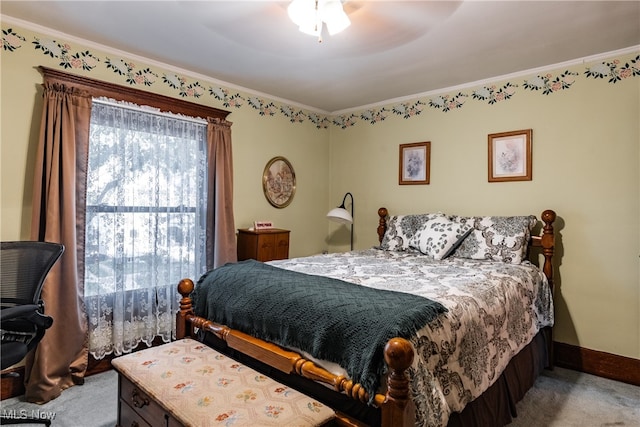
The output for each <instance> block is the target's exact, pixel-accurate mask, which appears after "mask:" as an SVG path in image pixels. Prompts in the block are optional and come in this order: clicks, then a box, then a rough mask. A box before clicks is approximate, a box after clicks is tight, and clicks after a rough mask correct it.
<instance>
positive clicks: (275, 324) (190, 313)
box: [176, 208, 556, 427]
mask: <svg viewBox="0 0 640 427" xmlns="http://www.w3.org/2000/svg"><path fill="white" fill-rule="evenodd" d="M378 216H379V225H378V228H377V234H378V240H379V242H380V245H379V246H377V247H376V248H371V249H367V250H364V251H352V252H347V253H341V254H326V255H318V256H312V257H304V258H297V259H290V260H281V261H273V262H270V263H267V264H264V263H258V262H255V261H254V262H249V263H248V264H247V263H246V262H242V263H237V264H234V265H227V266H224V267H221V268H219V269H216V270H213V271H212V272H208V273H206V274H205V275H203V276H202V277H201V278H199V280H198V285H197V286H195V285H194V283H193V281H192V280H190V279H184V280H182V281H181V282H180V284H179V285H178V292H179V293H180V294H181V297H182V299H181V301H180V311H179V312H178V315H177V327H176V335H177V337H178V338H182V337H184V336H187V335H191V336H194V337H197V338H198V339H200V340H202V341H204V342H206V343H207V344H208V345H211V346H213V347H216V348H217V349H218V350H222V351H225V352H227V353H229V354H231V355H232V356H233V357H237V358H239V359H241V360H242V361H243V362H245V363H246V362H250V363H251V364H252V366H253V367H255V368H257V369H260V370H263V371H264V372H265V373H267V374H268V375H270V376H273V377H275V378H276V379H277V380H279V381H282V382H285V383H287V384H289V385H291V386H293V387H294V388H299V389H301V390H302V391H304V392H305V393H307V394H310V395H312V396H313V397H315V398H317V399H319V400H321V401H323V402H325V403H326V404H328V405H329V406H331V407H333V408H334V409H336V411H337V413H338V420H339V423H341V424H343V425H353V426H361V425H381V426H383V427H389V426H403V425H421V426H432V425H433V426H444V425H449V426H458V425H463V426H469V425H477V426H480V425H505V424H507V423H509V422H510V421H511V419H512V418H513V417H514V416H516V413H515V403H516V402H517V401H519V400H520V399H521V398H522V397H523V396H524V394H525V393H526V391H527V390H528V389H529V388H530V387H531V386H532V385H533V382H534V381H535V378H536V377H537V375H538V374H539V373H540V372H541V370H542V369H544V368H545V367H549V366H551V364H550V360H552V357H551V356H552V354H551V343H552V340H551V338H552V332H551V331H552V326H553V298H552V295H553V268H554V267H553V263H552V261H553V254H554V245H555V242H554V230H553V222H554V221H555V218H556V214H555V212H553V211H552V210H545V211H544V212H543V213H542V214H541V216H540V221H538V220H537V219H536V218H535V217H534V216H519V217H462V216H457V215H445V214H442V213H433V214H419V215H396V216H389V215H388V211H387V209H385V208H380V209H379V210H378ZM539 260H541V261H539ZM538 265H539V266H538ZM227 278H230V283H229V284H228V285H226V284H225V281H226V280H227ZM263 278H264V280H265V281H269V283H268V286H267V285H263V284H262V279H263ZM272 282H278V283H272ZM354 283H355V284H357V285H361V286H353V284H354ZM245 286H247V287H245ZM239 288H242V289H241V290H240V292H239V293H235V294H234V293H233V292H235V291H234V290H235V289H239ZM263 288H265V289H267V290H266V292H265V293H264V294H260V296H258V294H259V293H260V292H262V289H263ZM301 289H302V290H301ZM356 289H357V290H356ZM299 292H303V293H302V294H300V293H299ZM351 292H353V294H351ZM313 294H319V295H313ZM289 295H291V296H292V298H291V301H288V300H287V299H288V296H289ZM243 298H246V301H245V300H243ZM270 300H272V301H271V302H270ZM351 300H357V301H365V303H364V305H365V310H364V311H363V307H362V305H363V304H360V307H359V308H357V307H356V309H359V310H360V311H354V312H351V311H350V310H351V307H350V306H351V305H354V306H356V305H358V304H352V303H350V302H348V301H351ZM236 302H237V304H236ZM380 302H382V303H381V304H380ZM293 304H295V306H294V305H293ZM305 304H306V305H305ZM331 304H333V305H331ZM234 305H237V306H238V309H239V310H240V311H234V312H232V311H231V308H230V307H232V306H234ZM298 305H299V307H298ZM278 306H282V313H277V312H276V311H277V310H278V309H279V308H278ZM265 307H266V308H265ZM394 307H395V308H394ZM385 310H386V311H385ZM382 311H384V313H382V314H381V312H382ZM263 312H264V313H263ZM307 312H309V315H311V316H316V317H312V318H311V319H305V315H306V313H307ZM373 312H375V313H377V316H378V317H375V315H374V314H372V313H373ZM414 312H415V314H414ZM354 313H355V314H354ZM362 313H364V314H362ZM425 313H426V314H425ZM254 314H255V315H256V316H257V318H255V319H254V318H252V316H253V315H254ZM409 314H411V315H409ZM261 316H262V317H261ZM380 316H382V320H381V318H380ZM425 316H426V317H425ZM340 318H346V319H347V320H346V322H347V323H346V324H344V323H337V322H338V321H343V322H344V319H340ZM415 318H419V320H415ZM363 319H366V321H362V320H363ZM265 325H266V326H265ZM365 327H372V329H369V330H366V331H365V332H364V336H367V337H371V339H369V340H367V341H371V343H362V344H361V343H358V344H357V345H356V347H355V348H357V349H360V350H358V351H354V350H353V345H354V343H355V342H356V340H357V339H359V337H358V335H357V334H361V335H362V333H363V332H362V329H363V328H365ZM316 330H317V331H320V332H319V333H318V334H319V335H321V337H318V336H316V335H318V334H316ZM274 331H276V332H274ZM283 331H284V332H283ZM352 331H355V332H354V333H355V334H356V335H347V334H351V333H352ZM279 334H281V335H279ZM396 334H397V335H396ZM369 344H371V345H372V347H368V345H369ZM365 345H367V346H366V347H365ZM343 348H344V349H345V350H344V351H343V350H341V349H343ZM336 349H337V350H336ZM347 349H348V351H347ZM372 349H373V350H372ZM341 352H343V353H349V354H342V353H341ZM334 353H338V354H334ZM351 353H354V354H351ZM354 359H355V362H354ZM362 359H365V360H364V361H362ZM362 366H365V367H366V368H367V370H366V371H364V370H363V371H362V372H360V371H359V370H358V369H360V368H361V367H362ZM363 369H364V368H363Z"/></svg>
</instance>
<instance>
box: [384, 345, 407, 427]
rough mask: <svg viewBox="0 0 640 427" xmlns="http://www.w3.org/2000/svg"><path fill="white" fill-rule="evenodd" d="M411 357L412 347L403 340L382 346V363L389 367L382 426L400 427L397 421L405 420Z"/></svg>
mask: <svg viewBox="0 0 640 427" xmlns="http://www.w3.org/2000/svg"><path fill="white" fill-rule="evenodd" d="M413 357H414V351H413V346H412V345H411V343H410V342H409V341H408V340H406V339H404V338H392V339H390V340H389V342H388V343H387V344H386V345H385V346H384V361H385V362H386V363H387V366H388V367H389V377H388V380H387V384H388V390H387V396H386V397H387V403H388V404H387V405H384V406H383V407H382V408H383V411H382V425H385V426H395V425H400V424H398V421H399V420H403V419H404V418H405V409H406V408H407V403H409V377H408V376H407V372H406V371H407V369H409V368H410V367H411V364H412V363H413Z"/></svg>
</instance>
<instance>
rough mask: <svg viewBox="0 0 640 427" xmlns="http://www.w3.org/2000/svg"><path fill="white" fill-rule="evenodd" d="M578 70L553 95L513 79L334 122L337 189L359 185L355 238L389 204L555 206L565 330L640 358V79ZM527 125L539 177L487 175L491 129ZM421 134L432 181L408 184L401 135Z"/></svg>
mask: <svg viewBox="0 0 640 427" xmlns="http://www.w3.org/2000/svg"><path fill="white" fill-rule="evenodd" d="M636 55H637V54H634V55H632V56H630V57H629V58H624V59H632V58H634V57H635V56H636ZM622 62H623V63H624V61H622ZM570 70H572V71H576V72H578V73H580V75H579V76H576V77H575V82H574V83H573V85H572V86H571V88H570V89H568V90H562V91H558V92H555V93H551V94H549V95H543V94H542V93H541V92H535V91H530V90H524V88H522V86H521V82H522V81H523V79H522V78H519V79H512V80H510V81H512V82H514V83H516V82H517V83H520V87H519V88H518V90H517V91H516V93H515V95H514V96H513V98H512V99H510V100H508V101H502V102H498V103H496V104H494V105H488V104H487V102H486V101H485V102H480V101H477V100H472V99H470V98H467V99H466V102H465V105H464V106H463V107H462V108H459V109H455V110H451V111H448V112H446V113H444V112H442V111H440V110H437V109H434V108H431V107H428V106H425V107H424V108H423V111H422V113H421V114H420V115H419V116H417V117H413V118H410V119H403V118H401V117H400V116H397V115H394V114H389V115H388V116H387V118H386V119H385V120H384V121H381V122H378V123H376V124H370V123H365V122H359V123H357V124H356V125H354V126H352V127H351V128H348V129H345V130H333V129H332V133H331V160H330V164H331V168H332V173H333V175H334V176H335V179H333V180H332V188H331V193H330V194H331V195H332V198H333V199H336V200H337V199H338V198H339V197H341V194H343V193H344V192H345V191H351V192H352V193H353V195H354V198H355V203H356V207H357V212H356V215H355V216H356V218H355V222H356V228H355V234H356V248H364V247H367V246H370V245H372V244H374V243H375V241H376V234H375V227H376V225H377V216H376V211H377V209H378V208H379V207H380V206H385V207H387V208H388V209H389V211H390V213H391V214H399V213H420V212H433V211H442V212H447V213H457V214H466V215H487V214H493V215H511V214H530V213H532V214H537V215H539V214H540V213H541V212H542V211H543V210H544V209H553V210H555V211H556V212H557V214H558V220H557V222H556V227H557V228H556V230H557V231H558V238H559V239H558V242H559V247H558V249H557V250H558V253H559V255H560V267H559V270H558V272H557V276H556V277H557V282H556V286H557V288H556V290H557V291H556V317H557V319H556V328H555V334H556V335H555V339H556V340H557V341H560V342H565V343H569V344H574V345H579V346H582V347H586V348H590V349H594V350H600V351H605V352H609V353H614V354H618V355H624V356H628V357H633V358H639V357H640V316H639V311H640V276H639V270H640V268H639V267H640V259H639V257H640V245H639V244H640V210H639V203H640V185H639V184H640V175H639V172H638V171H639V169H640V168H639V160H640V151H639V147H640V133H639V118H640V109H639V102H640V101H639V100H640V78H638V77H635V78H629V79H625V80H623V81H619V82H617V83H615V84H611V83H607V79H597V80H596V79H593V78H591V79H587V78H586V77H585V76H584V75H583V74H584V70H585V66H584V65H581V66H576V67H571V68H570ZM563 71H564V69H561V70H559V71H556V72H554V71H551V74H553V75H556V74H558V73H562V72H563ZM525 79H526V77H525ZM504 84H505V82H497V86H498V87H501V86H502V85H504ZM528 128H531V129H533V180H532V181H527V182H510V183H489V182H488V179H487V135H488V134H490V133H495V132H504V131H511V130H518V129H528ZM420 141H431V176H430V178H431V180H430V181H431V183H430V185H406V186H400V185H398V156H399V155H398V145H399V144H403V143H411V142H420Z"/></svg>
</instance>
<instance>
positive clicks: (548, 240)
mask: <svg viewBox="0 0 640 427" xmlns="http://www.w3.org/2000/svg"><path fill="white" fill-rule="evenodd" d="M540 219H542V222H544V227H543V228H542V239H541V246H542V254H543V255H544V265H543V267H542V272H543V273H544V275H545V276H547V282H549V287H550V288H551V294H552V295H553V294H554V292H553V264H552V263H551V259H552V258H553V253H554V249H555V235H554V231H553V222H554V221H555V220H556V213H555V212H554V211H552V210H551V209H547V210H545V211H544V212H542V215H540ZM543 331H544V335H545V338H546V340H547V353H548V358H549V360H548V362H549V366H548V367H549V369H553V366H554V365H555V360H554V359H555V356H554V353H555V352H554V345H553V328H552V327H546V328H544V330H543Z"/></svg>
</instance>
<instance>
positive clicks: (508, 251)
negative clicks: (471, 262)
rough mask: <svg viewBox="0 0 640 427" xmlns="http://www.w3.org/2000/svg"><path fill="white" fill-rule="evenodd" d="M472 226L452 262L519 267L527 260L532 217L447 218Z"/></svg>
mask: <svg viewBox="0 0 640 427" xmlns="http://www.w3.org/2000/svg"><path fill="white" fill-rule="evenodd" d="M451 219H453V220H454V221H455V222H459V223H461V224H471V225H473V230H472V232H471V233H470V234H469V235H468V236H467V237H466V238H465V239H464V240H463V241H462V243H461V244H460V246H458V248H457V249H456V250H455V251H454V252H453V254H452V256H454V257H456V258H469V259H485V260H492V261H501V262H506V263H509V264H520V263H521V262H522V261H523V260H524V259H525V257H526V256H527V250H528V245H529V239H530V238H531V230H532V229H533V227H534V226H535V225H536V223H537V219H536V217H535V215H529V216H480V217H460V216H455V217H451Z"/></svg>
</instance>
